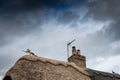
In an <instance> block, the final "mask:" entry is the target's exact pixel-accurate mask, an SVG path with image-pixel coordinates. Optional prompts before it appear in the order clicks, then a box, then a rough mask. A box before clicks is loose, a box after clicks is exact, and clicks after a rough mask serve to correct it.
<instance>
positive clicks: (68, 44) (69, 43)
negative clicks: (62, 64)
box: [67, 39, 76, 58]
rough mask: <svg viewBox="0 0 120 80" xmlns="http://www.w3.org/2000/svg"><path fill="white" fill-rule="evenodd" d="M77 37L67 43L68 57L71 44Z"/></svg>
mask: <svg viewBox="0 0 120 80" xmlns="http://www.w3.org/2000/svg"><path fill="white" fill-rule="evenodd" d="M75 40H76V39H74V40H72V41H70V42H68V43H67V58H69V46H70V45H71V44H72V43H73V42H74V41H75Z"/></svg>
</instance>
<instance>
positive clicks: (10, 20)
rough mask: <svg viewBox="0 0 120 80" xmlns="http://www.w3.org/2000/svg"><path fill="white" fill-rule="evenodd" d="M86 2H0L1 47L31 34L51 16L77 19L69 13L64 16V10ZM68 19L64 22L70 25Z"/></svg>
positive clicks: (60, 0) (44, 0) (20, 0)
mask: <svg viewBox="0 0 120 80" xmlns="http://www.w3.org/2000/svg"><path fill="white" fill-rule="evenodd" d="M85 1H86V0H75V1H74V0H12V1H10V0H0V36H1V39H0V45H1V46H2V45H5V44H7V43H8V41H9V42H11V40H12V39H14V37H15V36H23V35H26V34H29V33H30V32H32V31H33V30H34V29H37V28H38V27H40V26H41V24H44V22H46V23H47V22H48V20H49V17H50V16H54V17H53V18H55V17H59V14H63V16H67V17H70V18H72V19H76V18H77V15H76V14H73V13H72V12H71V13H70V12H69V11H68V12H67V13H65V14H64V10H67V9H68V10H69V9H70V8H72V7H74V6H75V5H76V4H77V3H79V4H83V3H85ZM57 13H58V14H57ZM67 17H65V19H64V20H63V21H65V22H66V23H68V19H67ZM70 18H69V19H70ZM61 20H62V19H61ZM63 21H61V22H63ZM69 21H70V20H69ZM65 22H64V23H65ZM70 22H72V21H70Z"/></svg>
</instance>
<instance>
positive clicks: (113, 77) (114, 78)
mask: <svg viewBox="0 0 120 80" xmlns="http://www.w3.org/2000/svg"><path fill="white" fill-rule="evenodd" d="M87 72H88V73H89V75H90V78H91V79H92V80H120V75H119V74H117V73H107V72H102V71H96V70H92V69H87Z"/></svg>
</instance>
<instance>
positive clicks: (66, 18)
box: [58, 11, 80, 24]
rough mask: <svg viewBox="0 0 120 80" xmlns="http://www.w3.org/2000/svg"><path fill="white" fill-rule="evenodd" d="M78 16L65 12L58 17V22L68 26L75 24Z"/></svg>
mask: <svg viewBox="0 0 120 80" xmlns="http://www.w3.org/2000/svg"><path fill="white" fill-rule="evenodd" d="M79 17H80V16H79V15H77V14H76V13H73V12H71V11H67V12H65V13H64V14H62V16H60V17H59V20H58V21H59V22H61V23H62V24H70V23H75V22H76V21H78V20H79Z"/></svg>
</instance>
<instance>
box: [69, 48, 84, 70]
mask: <svg viewBox="0 0 120 80" xmlns="http://www.w3.org/2000/svg"><path fill="white" fill-rule="evenodd" d="M68 62H73V63H75V64H76V65H77V66H78V67H80V68H82V69H86V57H85V56H83V55H81V52H80V50H76V48H75V46H73V47H72V55H71V56H70V57H69V58H68Z"/></svg>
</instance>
